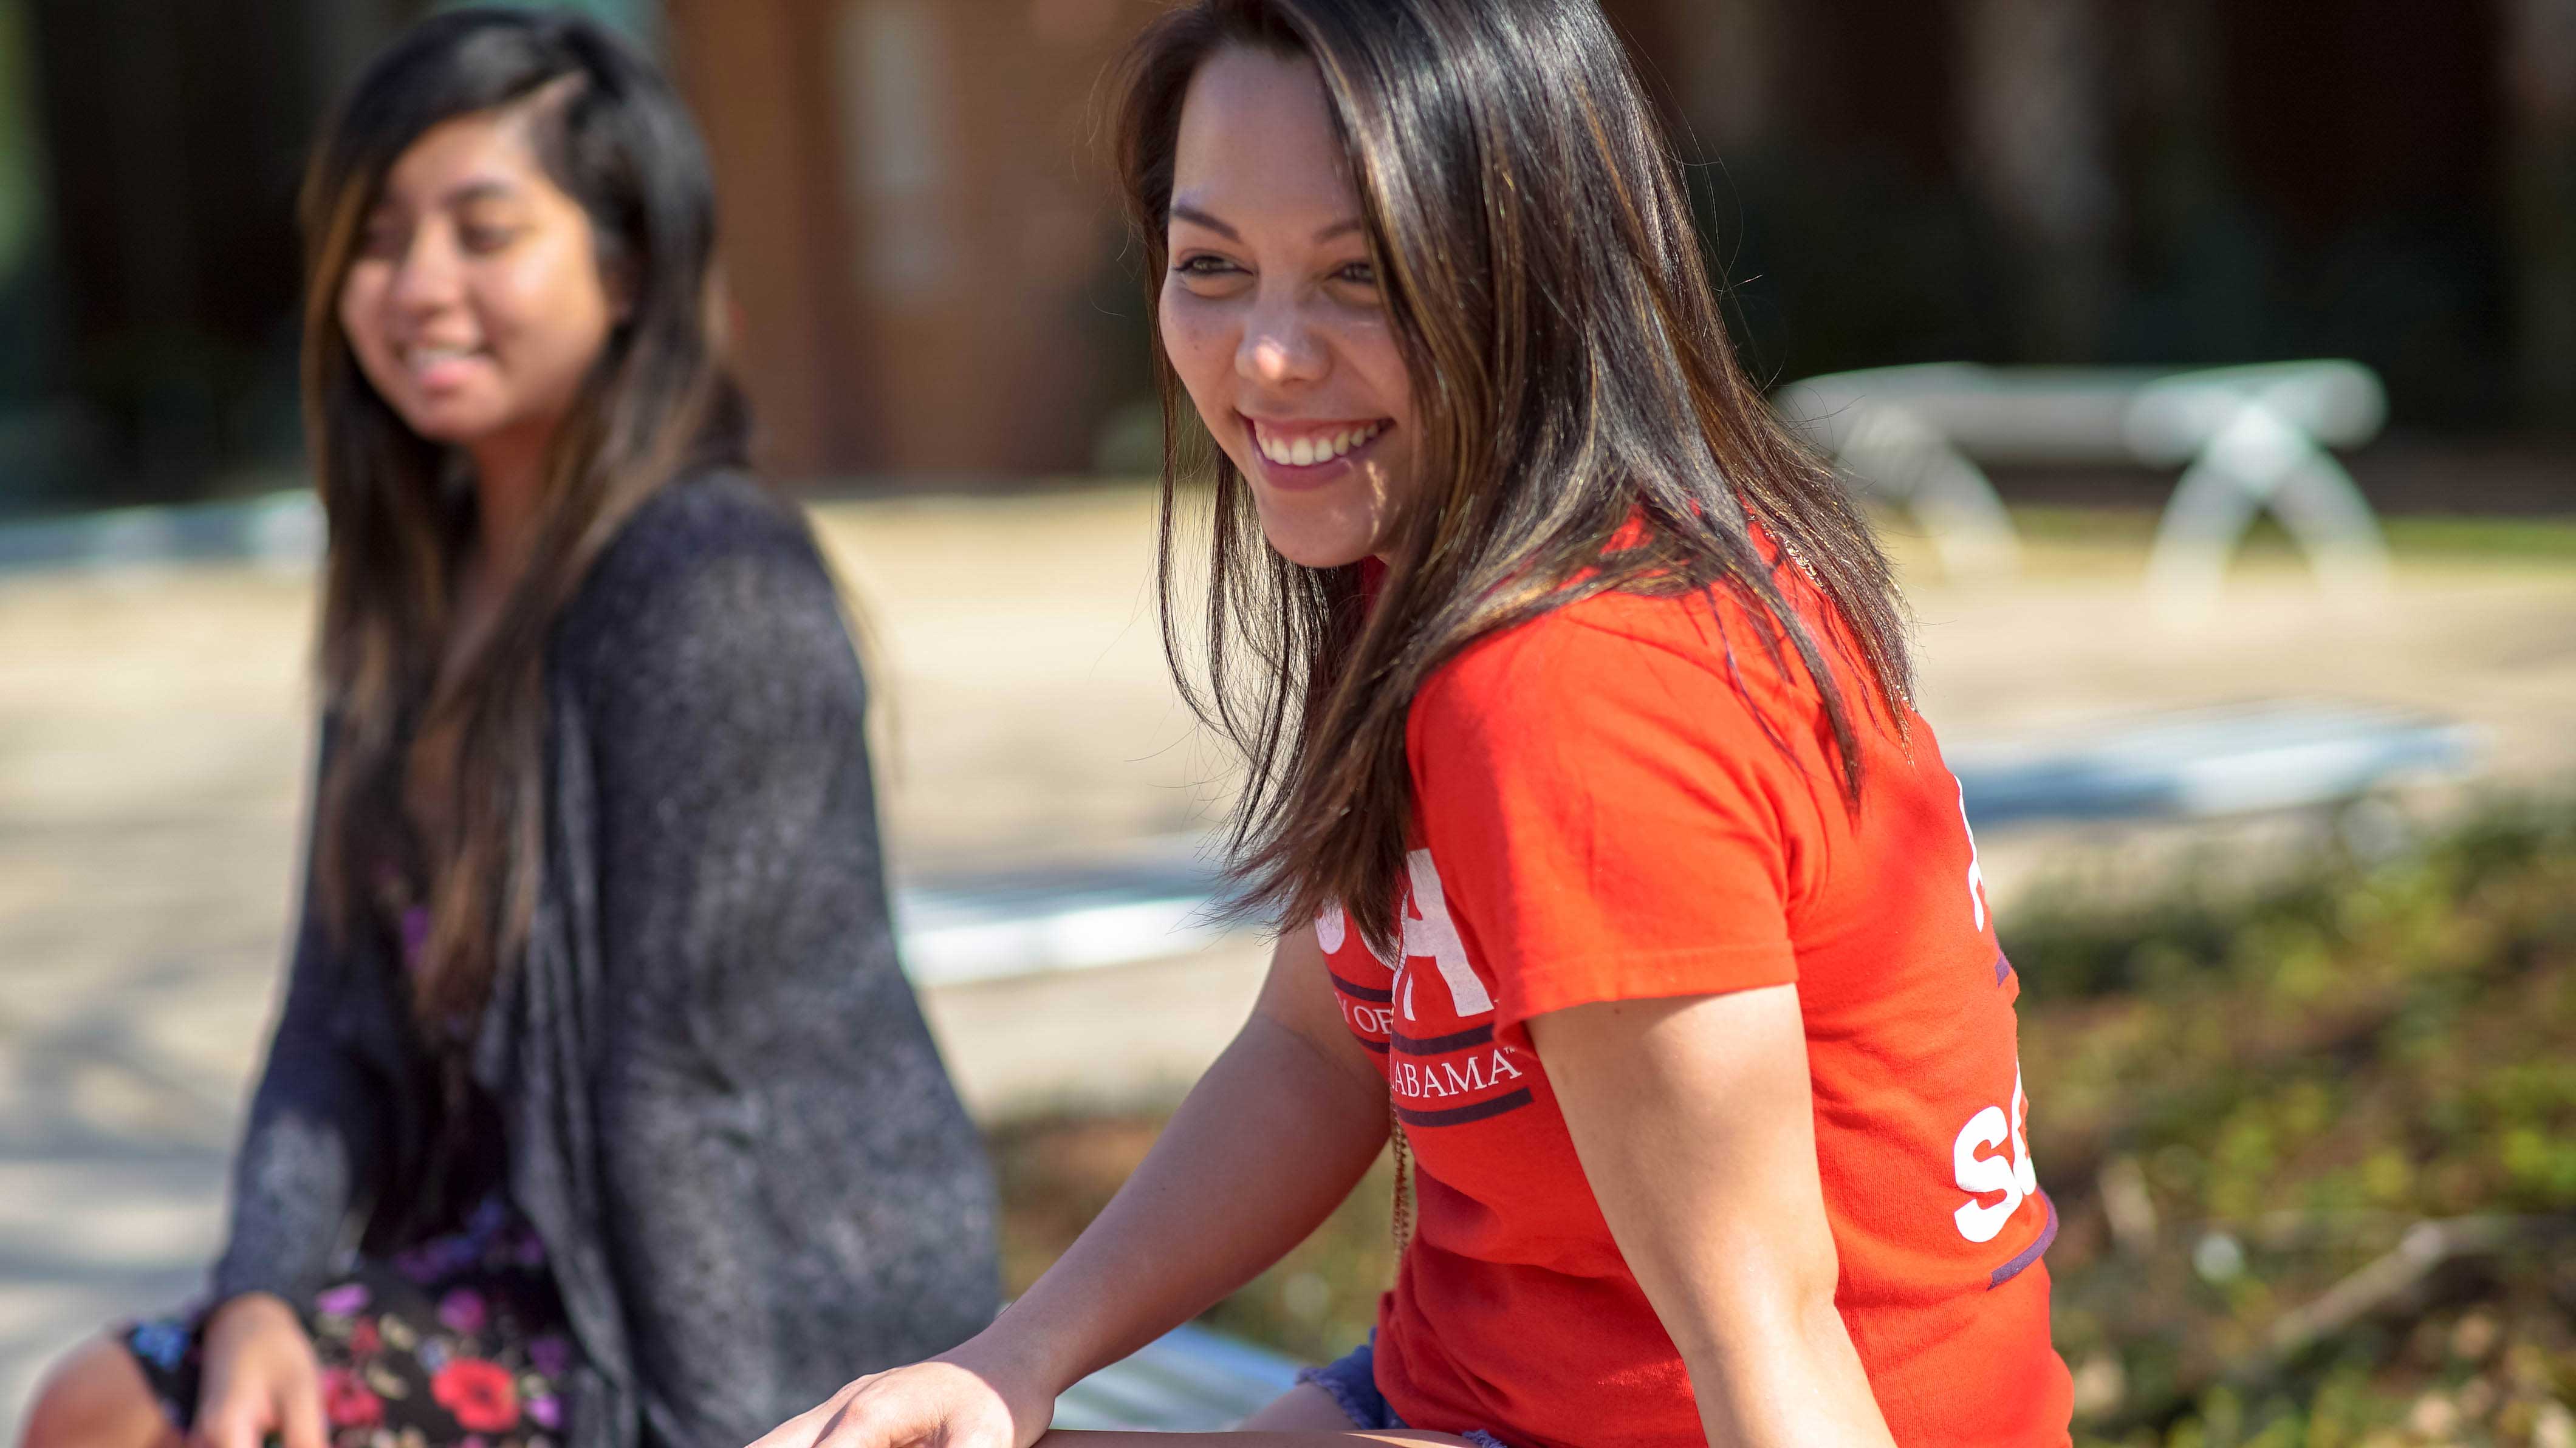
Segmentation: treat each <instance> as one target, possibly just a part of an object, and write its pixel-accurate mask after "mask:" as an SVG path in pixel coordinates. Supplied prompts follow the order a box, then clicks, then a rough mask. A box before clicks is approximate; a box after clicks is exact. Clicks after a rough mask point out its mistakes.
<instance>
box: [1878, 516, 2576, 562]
mask: <svg viewBox="0 0 2576 1448" xmlns="http://www.w3.org/2000/svg"><path fill="white" fill-rule="evenodd" d="M2011 513H2012V521H2013V528H2014V530H2015V531H2016V532H2018V533H2019V534H2020V535H2021V537H2022V540H2023V541H2024V542H2026V543H2034V544H2043V545H2055V546H2075V547H2088V548H2120V549H2136V550H2140V551H2143V550H2145V549H2146V548H2147V547H2148V546H2149V545H2151V544H2152V543H2154V542H2155V537H2156V524H2157V521H2158V520H2159V518H2160V517H2161V516H2162V515H2161V514H2160V513H2159V512H2158V510H2156V509H2153V508H2134V507H2101V508H2086V507H2075V506H2070V505H2066V504H2021V505H2016V506H2014V507H2013V508H2012V509H2011ZM1895 526H1898V527H1906V528H1911V527H1913V526H1914V525H1911V524H1904V523H1899V524H1896V525H1895ZM2379 526H2380V531H2381V532H2382V533H2383V534H2384V535H2386V537H2387V539H2388V548H2389V551H2390V552H2391V553H2392V554H2394V555H2396V556H2397V557H2398V558H2400V559H2416V558H2420V559H2425V560H2428V561H2429V560H2448V559H2469V560H2475V559H2495V560H2514V561H2526V562H2541V563H2557V562H2564V563H2576V517H2569V518H2554V517H2531V518H2516V517H2500V516H2482V515H2466V514H2442V513H2396V514H2388V515H2383V516H2382V517H2381V518H2380V520H2379ZM2240 547H2241V549H2242V550H2243V551H2244V552H2246V553H2249V554H2253V555H2256V556H2271V555H2281V556H2284V557H2286V556H2292V555H2295V554H2296V552H2297V549H2298V545H2297V544H2296V543H2295V542H2294V541H2293V540H2292V539H2291V537H2290V535H2289V534H2288V532H2286V531H2285V530H2284V529H2283V528H2282V527H2281V524H2280V521H2279V520H2278V519H2276V518H2274V517H2273V516H2272V515H2270V514H2269V513H2266V514H2264V515H2263V516H2262V517H2261V518H2259V519H2257V520H2256V521H2255V522H2254V524H2253V526H2252V527H2251V528H2249V529H2248V530H2247V533H2246V537H2245V539H2244V541H2243V543H2242V544H2241V545H2240Z"/></svg>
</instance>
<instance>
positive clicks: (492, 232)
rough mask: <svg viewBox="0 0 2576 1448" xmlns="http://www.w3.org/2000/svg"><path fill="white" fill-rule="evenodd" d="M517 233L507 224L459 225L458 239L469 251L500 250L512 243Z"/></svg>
mask: <svg viewBox="0 0 2576 1448" xmlns="http://www.w3.org/2000/svg"><path fill="white" fill-rule="evenodd" d="M516 234H517V233H516V232H514V231H513V230H512V229H511V228H509V227H506V226H485V225H467V226H461V227H458V228H457V230H456V239H457V241H458V243H459V244H461V245H462V246H464V248H465V249H466V250H467V251H472V252H491V251H499V250H500V249H501V248H503V247H505V246H508V245H509V244H510V238H511V237H512V236H514V235H516Z"/></svg>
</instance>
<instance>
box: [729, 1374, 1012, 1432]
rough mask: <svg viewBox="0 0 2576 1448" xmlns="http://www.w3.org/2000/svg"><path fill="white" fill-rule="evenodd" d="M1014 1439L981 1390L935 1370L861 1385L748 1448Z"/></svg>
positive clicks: (995, 1401) (966, 1377) (991, 1397)
mask: <svg viewBox="0 0 2576 1448" xmlns="http://www.w3.org/2000/svg"><path fill="white" fill-rule="evenodd" d="M1015 1437H1016V1434H1015V1433H1014V1431H1013V1429H1012V1424H1011V1416H1010V1413H1009V1412H1008V1410H1006V1409H1005V1408H1003V1406H1002V1404H1001V1400H1000V1398H999V1397H998V1396H997V1395H995V1394H994V1392H993V1391H992V1389H991V1388H990V1387H989V1386H988V1385H987V1384H985V1383H984V1382H983V1381H982V1380H981V1379H979V1378H977V1377H975V1376H974V1375H973V1374H971V1373H969V1372H967V1371H965V1370H964V1369H962V1368H958V1367H955V1366H953V1365H951V1364H947V1363H935V1362H934V1363H922V1364H918V1365H915V1366H913V1367H909V1368H902V1369H898V1370H897V1371H894V1372H891V1373H877V1374H875V1375H873V1376H870V1377H864V1378H861V1379H859V1380H858V1381H857V1382H854V1383H852V1384H850V1385H849V1386H848V1387H845V1388H843V1389H841V1390H840V1391H839V1392H837V1393H834V1394H833V1395H832V1396H831V1397H830V1398H827V1399H825V1400H824V1401H823V1402H822V1403H821V1404H820V1405H818V1406H816V1407H815V1408H813V1409H812V1410H811V1411H808V1412H805V1413H800V1414H798V1415H797V1416H795V1417H793V1418H790V1419H788V1420H787V1421H786V1422H784V1423H781V1424H779V1425H778V1426H777V1427H776V1428H774V1429H771V1430H770V1432H769V1434H768V1435H767V1436H766V1437H763V1438H762V1439H761V1440H760V1441H759V1442H757V1443H754V1444H753V1445H751V1448H1017V1445H1016V1443H1015V1441H1014V1440H1015Z"/></svg>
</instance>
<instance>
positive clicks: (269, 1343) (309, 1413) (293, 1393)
mask: <svg viewBox="0 0 2576 1448" xmlns="http://www.w3.org/2000/svg"><path fill="white" fill-rule="evenodd" d="M205 1354H206V1356H205V1375H204V1378H203V1380H202V1382H201V1385H200V1386H199V1388H198V1390H197V1429H196V1432H195V1434H194V1435H193V1436H192V1437H191V1438H190V1440H189V1443H190V1448H261V1444H262V1443H263V1442H265V1441H266V1440H267V1438H268V1437H269V1435H271V1434H275V1435H276V1436H277V1437H278V1438H280V1439H282V1440H283V1441H284V1442H285V1444H286V1448H328V1443H327V1441H326V1437H325V1434H324V1431H323V1427H322V1365H321V1363H320V1361H319V1360H317V1359H316V1358H315V1357H314V1355H313V1340H312V1339H311V1338H310V1337H307V1336H306V1335H305V1332H304V1325H303V1324H302V1323H300V1322H297V1321H296V1320H295V1312H294V1310H293V1309H291V1308H289V1307H288V1306H287V1305H286V1304H285V1303H284V1302H282V1301H280V1300H278V1299H277V1298H275V1297H272V1296H270V1295H269V1294H267V1293H265V1292H245V1293H243V1294H242V1295H241V1296H239V1297H236V1298H233V1299H231V1300H230V1301H228V1302H225V1303H224V1304H223V1305H222V1306H220V1307H217V1308H216V1309H215V1311H214V1314H213V1315H212V1316H211V1317H209V1318H207V1319H206V1342H205Z"/></svg>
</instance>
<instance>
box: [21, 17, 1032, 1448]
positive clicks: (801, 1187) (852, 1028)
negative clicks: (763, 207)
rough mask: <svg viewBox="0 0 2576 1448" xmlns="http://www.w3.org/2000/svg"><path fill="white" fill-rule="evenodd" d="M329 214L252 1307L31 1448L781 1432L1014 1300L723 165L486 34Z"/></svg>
mask: <svg viewBox="0 0 2576 1448" xmlns="http://www.w3.org/2000/svg"><path fill="white" fill-rule="evenodd" d="M304 222H305V228H306V235H307V241H308V247H309V252H310V266H311V270H310V286H309V291H308V295H307V304H306V345H305V388H306V408H307V416H308V421H309V432H310V437H311V443H312V451H313V458H314V463H315V466H316V469H317V471H318V474H319V486H320V490H321V494H322V499H323V503H324V506H325V509H326V511H327V514H328V517H329V523H330V553H329V559H328V563H327V565H326V570H325V582H324V597H323V606H322V624H321V635H322V637H321V650H320V674H321V684H322V694H323V710H322V724H321V748H320V766H319V778H318V784H317V788H316V792H315V803H314V807H313V813H312V819H311V826H310V853H309V861H308V866H307V870H306V881H305V886H304V893H305V899H304V905H303V910H302V923H301V928H300V931H299V933H298V936H297V940H296V945H295V949H294V954H293V961H292V965H291V969H290V976H289V981H288V984H287V989H286V997H285V1003H284V1006H283V1008H282V1013H281V1016H280V1019H279V1022H278V1026H277V1030H276V1035H275V1038H274V1040H273V1041H272V1042H271V1045H270V1048H269V1054H268V1058H267V1061H266V1065H265V1069H264V1072H263V1074H262V1076H261V1079H260V1084H259V1087H258V1091H257V1093H256V1095H255V1097H254V1099H253V1102H252V1105H251V1111H250V1121H249V1125H248V1129H247V1134H246V1136H245V1138H244V1140H243V1142H242V1145H241V1149H240V1154H239V1158H238V1161H237V1163H236V1167H235V1175H234V1197H233V1209H232V1220H231V1230H230V1237H229V1241H228V1243H227V1245H226V1247H225V1249H224V1253H223V1256H222V1258H221V1260H220V1261H219V1262H218V1263H217V1265H216V1267H215V1269H214V1275H213V1283H212V1290H211V1293H210V1294H209V1297H208V1299H207V1301H206V1303H205V1304H204V1305H203V1306H202V1307H199V1308H197V1309H194V1310H192V1311H189V1312H186V1313H183V1314H181V1315H180V1316H177V1317H173V1318H168V1319H161V1320H155V1321H149V1322H144V1323H140V1324H137V1325H134V1326H132V1327H130V1328H128V1329H124V1330H121V1331H119V1332H117V1333H115V1334H112V1335H111V1336H110V1337H109V1338H108V1339H106V1340H104V1341H102V1342H99V1343H96V1344H93V1345H92V1346H91V1347H89V1348H87V1349H85V1350H83V1351H81V1352H79V1353H78V1354H76V1355H75V1356H74V1357H73V1358H72V1359H71V1360H69V1361H68V1362H67V1363H66V1364H65V1365H64V1366H63V1367H62V1368H60V1369H58V1370H57V1372H56V1374H55V1376H54V1377H53V1379H52V1380H51V1382H50V1383H49V1384H48V1386H47V1387H46V1388H45V1389H44V1390H43V1392H42V1394H41V1397H40V1400H39V1402H38V1403H37V1405H36V1407H35V1409H34V1411H33V1413H32V1414H31V1416H30V1419H29V1423H28V1428H27V1435H26V1441H27V1443H28V1445H29V1448H62V1445H70V1444H83V1445H131V1448H146V1445H154V1444H164V1443H172V1442H175V1441H176V1439H177V1437H178V1436H179V1435H180V1434H183V1433H186V1434H192V1435H193V1436H194V1438H195V1439H196V1441H199V1442H202V1443H205V1444H208V1445H211V1448H259V1445H260V1444H261V1442H262V1441H263V1439H265V1438H270V1437H274V1438H277V1439H281V1440H282V1441H283V1442H284V1444H285V1445H286V1448H323V1445H325V1444H326V1443H329V1444H334V1445H338V1448H354V1445H358V1444H367V1443H384V1442H387V1441H393V1442H398V1443H401V1444H404V1445H406V1448H421V1445H438V1444H461V1443H478V1444H482V1445H489V1448H505V1445H527V1448H539V1445H545V1444H550V1443H554V1442H562V1443H569V1444H575V1445H599V1448H626V1445H633V1444H658V1445H675V1448H676V1445H708V1448H716V1445H722V1448H733V1445H738V1444H740V1443H742V1442H743V1441H744V1440H746V1439H748V1438H750V1437H751V1436H753V1435H754V1434H756V1433H758V1432H760V1431H761V1430H762V1429H764V1428H766V1427H767V1426H769V1425H770V1424H772V1423H774V1422H776V1421H778V1419H779V1418H781V1417H782V1416H784V1415H785V1414H786V1413H788V1412H790V1411H792V1410H794V1409H795V1408H797V1407H801V1406H804V1405H806V1404H809V1403H811V1402H813V1401H814V1400H815V1399H816V1398H818V1397H820V1396H822V1395H823V1394H825V1393H827V1392H829V1391H830V1390H831V1389H832V1388H833V1387H834V1386H835V1385H837V1384H838V1383H839V1382H840V1381H841V1380H842V1379H843V1378H844V1377H846V1376H847V1374H848V1370H849V1366H850V1363H851V1362H852V1361H853V1360H854V1359H855V1360H857V1361H859V1362H862V1363H867V1362H873V1363H876V1364H878V1365H880V1366H891V1365H893V1364H895V1363H900V1362H907V1361H911V1360H913V1359H916V1358H920V1357H922V1356H925V1355H927V1354H931V1353H935V1352H938V1351H940V1350H942V1349H944V1348H947V1347H949V1346H952V1345H953V1344H955V1343H956V1342H958V1341H959V1340H961V1339H963V1338H964V1337H966V1336H967V1335H968V1334H969V1333H971V1332H973V1331H975V1330H976V1329H977V1328H979V1327H981V1326H983V1325H984V1324H985V1323H986V1322H988V1321H989V1320H990V1318H991V1316H992V1313H993V1310H994V1308H995V1306H996V1295H997V1292H998V1280H997V1277H998V1274H997V1269H996V1265H995V1255H994V1248H993V1228H994V1203H993V1192H992V1184H991V1180H990V1177H989V1172H988V1168H987V1166H986V1163H985V1160H984V1158H983V1155H982V1152H981V1148H980V1145H979V1143H978V1140H977V1138H976V1134H975V1132H974V1130H973V1128H972V1126H971V1125H970V1123H969V1122H968V1120H967V1118H966V1115H965V1113H964V1111H963V1109H962V1107H961V1106H960V1104H959V1102H958V1099H957V1097H956V1094H955V1092H954V1091H953V1089H952V1088H951V1086H950V1083H949V1081H948V1078H947V1076H946V1074H945V1072H944V1071H943V1069H942V1066H941V1063H940V1061H939V1058H938V1055H937V1052H936V1050H935V1048H934V1046H933V1044H932V1041H931V1038H930V1035H929V1033H928V1031H927V1029H926V1027H925V1025H924V1023H923V1020H922V1016H921V1013H920V1010H919V1007H918V1005H917V1003H916V1002H915V1000H914V997H913V994H912V991H911V989H910V987H909V985H908V983H907V982H906V980H905V979H904V977H903V975H902V973H901V971H900V969H899V968H898V963H897V960H896V955H895V944H894V938H893V934H892V932H891V930H890V928H889V925H888V921H887V914H886V894H885V886H884V881H883V877H882V871H881V861H880V859H879V851H878V838H877V828H876V815H875V802H874V798H873V786H872V784H871V780H870V775H869V768H868V760H867V755H866V752H865V746H864V743H863V731H862V722H863V715H864V713H865V709H866V697H865V693H864V689H863V685H862V681H861V677H860V672H859V666H858V660H857V658H856V656H855V654H854V652H853V650H852V647H851V644H850V640H849V637H848V634H847V631H846V628H845V623H844V619H843V616H842V614H841V612H840V609H839V599H838V596H837V594H836V591H835V588H834V585H833V581H832V579H831V577H830V575H829V573H828V571H827V570H826V568H825V566H824V563H823V561H822V559H821V557H820V555H819V554H818V552H817V550H816V547H815V544H814V542H813V540H812V538H811V536H810V534H809V532H808V529H807V526H806V524H805V522H804V520H803V518H802V516H801V515H800V514H799V513H798V512H797V511H796V510H795V509H794V508H793V507H792V506H791V505H789V504H787V503H785V502H783V501H781V500H779V499H777V498H774V497H773V496H771V495H770V493H769V492H767V491H766V490H765V489H764V488H763V487H762V486H761V485H760V484H759V483H758V482H757V481H755V480H754V479H752V478H751V477H749V476H748V475H746V474H745V472H744V471H743V456H744V433H745V427H746V418H745V414H744V409H743V406H742V402H741V399H740V397H739V396H738V395H737V393H736V391H735V388H734V384H733V382H732V381H731V379H730V377H729V376H728V374H727V371H726V367H725V362H724V357H723V351H722V346H721V336H720V334H721V327H720V325H719V318H720V314H721V301H720V297H719V295H718V293H717V290H716V286H715V281H714V260H715V212H714V201H713V193H712V188H711V184H710V180H709V176H708V169H707V163H706V160H705V156H704V154H703V151H702V149H701V147H700V144H699V141H698V139H697V136H696V134H695V131H694V129H693V127H692V125H691V124H690V121H689V119H688V117H687V115H686V114H685V112H684V111H683V109H682V107H681V105H680V103H679V101H678V99H677V98H676V97H675V96H674V94H673V93H672V92H671V90H670V89H669V87H668V86H667V84H666V83H665V82H664V81H663V80H662V78H661V77H660V76H659V75H657V74H656V73H655V72H654V71H653V70H652V68H651V67H650V66H649V65H648V64H647V63H646V62H644V61H643V60H642V59H640V58H639V57H638V56H636V55H635V54H634V53H633V52H632V51H631V50H630V49H629V48H628V47H627V46H626V45H625V44H624V43H622V42H620V41H619V40H617V39H615V38H614V37H613V36H611V35H610V34H609V33H608V32H606V31H604V30H602V29H600V28H599V27H598V26H596V25H594V24H591V23H589V22H586V21H583V20H580V19H577V18H569V17H565V16H561V15H545V14H539V13H530V12H516V11H497V10H487V11H459V12H454V13H450V14H445V15H441V16H439V17H437V18H434V19H432V20H430V21H428V22H426V23H424V24H423V25H421V26H420V27H419V28H417V29H416V30H414V31H413V32H411V33H410V34H409V35H408V36H406V37H405V38H404V39H403V40H401V41H400V42H398V43H397V44H396V45H395V46H394V47H393V48H392V49H391V50H390V51H389V52H388V53H387V54H385V55H384V56H383V57H382V58H380V59H379V60H378V61H377V62H376V63H375V64H374V66H373V67H372V68H371V69H370V70H369V71H368V72H367V74H366V75H365V77H364V78H363V79H362V80H361V81H360V82H359V84H358V86H357V88H356V90H355V92H354V93H353V94H352V95H351V97H350V98H349V100H348V101H347V103H346V105H345V107H344V108H343V109H342V110H341V112H340V113H339V115H338V117H337V119H336V121H335V123H334V124H333V125H332V127H331V128H330V130H329V133H328V135H327V136H326V138H325V139H324V141H323V142H322V144H321V147H320V149H319V151H318V153H317V155H316V158H315V160H314V163H313V167H312V170H311V173H310V176H309V177H308V181H307V189H306V195H305V216H304ZM353 1238H354V1242H353V1241H352V1239H353Z"/></svg>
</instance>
